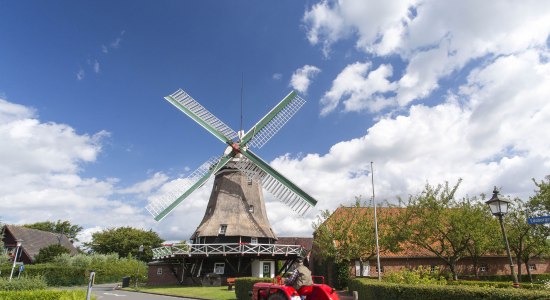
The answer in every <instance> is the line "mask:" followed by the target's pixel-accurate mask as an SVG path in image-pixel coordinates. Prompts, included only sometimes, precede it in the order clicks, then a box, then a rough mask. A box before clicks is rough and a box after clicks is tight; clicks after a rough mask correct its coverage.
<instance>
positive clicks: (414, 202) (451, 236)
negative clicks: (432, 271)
mask: <svg viewBox="0 0 550 300" xmlns="http://www.w3.org/2000/svg"><path fill="white" fill-rule="evenodd" d="M460 182H461V180H459V181H458V182H457V184H456V185H454V186H453V187H450V186H449V184H448V183H445V184H444V185H441V184H440V185H438V186H436V187H433V186H431V185H429V184H426V187H425V188H424V191H422V193H421V194H419V195H418V196H415V197H413V196H411V197H410V198H409V202H408V207H407V209H406V210H405V211H404V213H401V214H400V215H399V222H398V223H397V224H398V226H399V227H400V228H401V231H402V232H403V233H404V234H405V236H406V238H407V242H408V243H410V244H412V245H413V246H417V247H420V248H422V249H426V250H428V251H429V252H431V253H433V254H434V255H435V256H437V257H438V258H440V259H441V260H442V261H443V262H445V264H446V265H447V266H448V267H449V270H450V271H451V273H452V274H453V277H454V278H455V279H457V278H458V273H457V269H456V266H457V263H458V261H459V260H460V259H462V258H463V257H465V256H468V246H470V245H471V244H472V240H473V237H472V232H473V231H475V230H476V227H477V226H479V225H478V224H479V223H478V221H479V220H476V219H474V218H475V217H476V216H472V215H471V212H470V207H469V204H468V199H463V200H462V201H457V200H456V199H455V193H456V190H457V189H458V186H459V185H460Z"/></svg>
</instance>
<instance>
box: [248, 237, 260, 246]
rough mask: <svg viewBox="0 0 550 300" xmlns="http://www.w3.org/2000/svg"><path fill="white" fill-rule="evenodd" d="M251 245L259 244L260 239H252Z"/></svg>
mask: <svg viewBox="0 0 550 300" xmlns="http://www.w3.org/2000/svg"><path fill="white" fill-rule="evenodd" d="M250 243H251V244H254V245H256V244H258V238H257V237H253V238H250Z"/></svg>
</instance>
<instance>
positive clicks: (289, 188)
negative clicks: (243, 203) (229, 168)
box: [237, 150, 317, 216]
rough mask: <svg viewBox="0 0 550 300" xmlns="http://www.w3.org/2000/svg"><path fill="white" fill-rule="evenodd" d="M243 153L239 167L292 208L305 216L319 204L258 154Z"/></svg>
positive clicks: (248, 151)
mask: <svg viewBox="0 0 550 300" xmlns="http://www.w3.org/2000/svg"><path fill="white" fill-rule="evenodd" d="M242 154H243V155H244V156H245V157H242V158H241V159H240V161H239V162H238V163H237V168H238V169H239V170H240V171H241V172H243V173H245V174H246V175H247V176H248V177H249V178H250V179H253V180H258V181H260V182H261V183H262V186H263V187H264V188H265V189H266V190H267V191H268V192H270V193H271V194H272V195H273V196H275V197H276V198H277V199H278V200H279V201H281V202H283V203H284V204H286V205H287V206H289V207H290V208H291V209H292V210H294V211H295V212H297V213H298V214H300V215H302V216H303V215H305V214H306V213H307V211H308V210H309V209H310V208H311V207H313V206H315V204H317V200H315V199H314V198H313V197H311V196H310V195H308V194H307V193H306V192H304V191H303V190H302V189H300V188H299V187H298V186H297V185H296V184H294V183H293V182H292V181H290V180H289V179H288V178H286V177H284V176H283V175H282V174H281V173H279V172H278V171H277V170H275V169H274V168H273V167H271V166H270V165H268V164H267V163H266V162H264V161H263V160H262V159H261V158H259V157H258V156H256V155H255V154H254V153H253V152H252V151H250V150H247V151H244V152H242Z"/></svg>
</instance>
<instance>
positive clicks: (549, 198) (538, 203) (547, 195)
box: [529, 175, 550, 216]
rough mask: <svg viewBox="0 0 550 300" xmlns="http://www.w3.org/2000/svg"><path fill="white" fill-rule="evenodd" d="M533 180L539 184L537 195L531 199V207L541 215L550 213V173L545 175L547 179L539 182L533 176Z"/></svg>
mask: <svg viewBox="0 0 550 300" xmlns="http://www.w3.org/2000/svg"><path fill="white" fill-rule="evenodd" d="M533 182H534V183H535V185H536V186H537V190H535V195H534V196H533V197H531V198H530V199H529V202H530V205H531V208H532V210H533V211H534V212H538V214H539V215H544V216H547V215H550V175H547V176H546V177H545V180H542V181H541V182H537V181H536V180H535V179H534V178H533Z"/></svg>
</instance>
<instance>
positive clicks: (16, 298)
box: [0, 290, 96, 300]
mask: <svg viewBox="0 0 550 300" xmlns="http://www.w3.org/2000/svg"><path fill="white" fill-rule="evenodd" d="M0 299H2V300H80V299H86V291H53V290H40V291H15V292H14V291H10V292H7V291H0ZM92 299H96V297H95V296H92Z"/></svg>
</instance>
